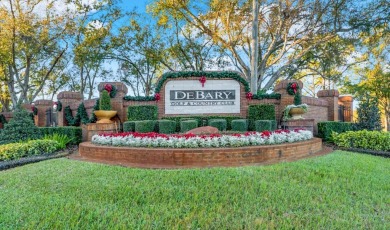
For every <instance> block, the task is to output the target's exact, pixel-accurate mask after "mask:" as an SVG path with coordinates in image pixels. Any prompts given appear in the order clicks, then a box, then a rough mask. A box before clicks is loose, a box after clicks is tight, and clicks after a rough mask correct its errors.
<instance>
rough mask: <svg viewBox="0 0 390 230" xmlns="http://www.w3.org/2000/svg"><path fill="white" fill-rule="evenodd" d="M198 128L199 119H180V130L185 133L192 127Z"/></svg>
mask: <svg viewBox="0 0 390 230" xmlns="http://www.w3.org/2000/svg"><path fill="white" fill-rule="evenodd" d="M195 128H198V121H197V120H185V121H180V132H181V133H185V132H188V131H189V130H191V129H195Z"/></svg>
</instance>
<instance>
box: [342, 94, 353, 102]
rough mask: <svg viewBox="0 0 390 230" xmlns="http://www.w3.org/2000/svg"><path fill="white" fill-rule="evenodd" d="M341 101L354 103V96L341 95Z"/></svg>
mask: <svg viewBox="0 0 390 230" xmlns="http://www.w3.org/2000/svg"><path fill="white" fill-rule="evenodd" d="M339 101H341V102H353V96H352V95H350V94H348V95H341V96H339Z"/></svg>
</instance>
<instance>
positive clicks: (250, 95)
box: [246, 92, 253, 100]
mask: <svg viewBox="0 0 390 230" xmlns="http://www.w3.org/2000/svg"><path fill="white" fill-rule="evenodd" d="M252 98H253V94H252V93H251V92H248V93H247V94H246V99H248V100H252Z"/></svg>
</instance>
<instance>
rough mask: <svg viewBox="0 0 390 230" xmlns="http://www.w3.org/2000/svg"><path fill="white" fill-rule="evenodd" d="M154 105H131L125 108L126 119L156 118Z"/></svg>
mask: <svg viewBox="0 0 390 230" xmlns="http://www.w3.org/2000/svg"><path fill="white" fill-rule="evenodd" d="M157 116H158V108H157V106H156V105H132V106H129V107H128V108H127V120H128V121H142V120H157Z"/></svg>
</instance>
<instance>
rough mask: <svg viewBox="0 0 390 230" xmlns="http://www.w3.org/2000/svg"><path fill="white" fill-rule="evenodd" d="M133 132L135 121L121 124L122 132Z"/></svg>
mask: <svg viewBox="0 0 390 230" xmlns="http://www.w3.org/2000/svg"><path fill="white" fill-rule="evenodd" d="M134 130H135V121H125V122H123V132H134Z"/></svg>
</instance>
